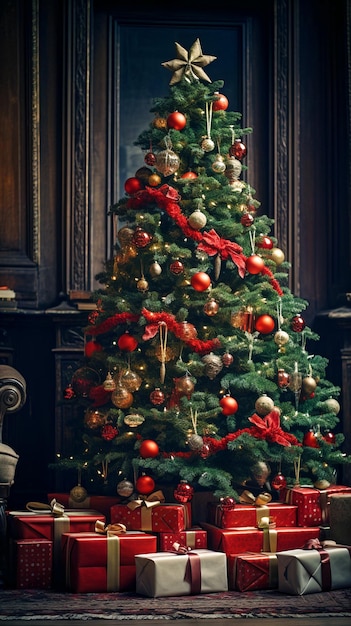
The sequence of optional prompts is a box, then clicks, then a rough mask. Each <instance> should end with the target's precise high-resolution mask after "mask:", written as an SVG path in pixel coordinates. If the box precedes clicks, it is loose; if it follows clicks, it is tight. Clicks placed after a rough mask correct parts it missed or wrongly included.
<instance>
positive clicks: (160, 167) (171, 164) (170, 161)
mask: <svg viewBox="0 0 351 626" xmlns="http://www.w3.org/2000/svg"><path fill="white" fill-rule="evenodd" d="M179 165H180V159H179V157H178V155H177V154H176V153H175V152H173V150H170V149H169V148H167V149H166V150H161V152H159V153H158V154H157V155H156V161H155V168H156V169H157V171H158V172H161V174H163V176H171V174H174V173H175V172H176V171H177V170H178V169H179Z"/></svg>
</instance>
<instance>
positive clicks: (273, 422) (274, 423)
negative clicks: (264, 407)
mask: <svg viewBox="0 0 351 626" xmlns="http://www.w3.org/2000/svg"><path fill="white" fill-rule="evenodd" d="M249 422H251V423H252V424H254V428H251V433H252V435H253V436H254V437H255V436H258V437H259V438H260V439H266V441H271V442H274V443H279V444H280V445H281V446H287V447H288V446H291V444H292V443H293V444H294V445H299V442H298V440H297V439H296V438H295V437H294V436H293V435H290V434H289V433H286V432H284V430H282V428H281V427H280V413H279V411H278V410H277V409H273V410H272V411H271V412H270V413H268V415H266V416H265V417H260V416H259V415H257V414H256V413H254V415H252V416H251V417H249ZM255 431H256V433H255Z"/></svg>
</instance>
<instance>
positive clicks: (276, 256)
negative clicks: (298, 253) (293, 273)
mask: <svg viewBox="0 0 351 626" xmlns="http://www.w3.org/2000/svg"><path fill="white" fill-rule="evenodd" d="M269 256H270V258H271V259H272V261H274V263H275V264H276V265H281V264H282V263H283V262H284V260H285V255H284V252H283V250H281V249H280V248H272V250H270V253H269Z"/></svg>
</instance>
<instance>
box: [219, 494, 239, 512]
mask: <svg viewBox="0 0 351 626" xmlns="http://www.w3.org/2000/svg"><path fill="white" fill-rule="evenodd" d="M235 505H236V502H235V499H234V498H232V497H231V496H226V497H224V498H221V499H220V508H221V509H222V511H233V510H234V509H235Z"/></svg>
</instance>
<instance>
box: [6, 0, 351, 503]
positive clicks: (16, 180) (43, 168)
mask: <svg viewBox="0 0 351 626" xmlns="http://www.w3.org/2000/svg"><path fill="white" fill-rule="evenodd" d="M234 27H235V28H239V31H240V33H241V35H242V47H241V59H240V69H238V68H237V67H235V68H234V66H235V63H236V62H237V61H236V59H234V58H233V60H232V61H231V62H232V65H233V76H234V69H235V72H236V73H238V74H239V76H240V71H241V72H242V74H241V76H242V81H241V82H242V91H241V94H240V98H241V100H240V102H241V103H242V106H243V113H244V123H245V125H251V126H253V128H254V133H253V135H252V136H251V137H250V138H249V140H248V141H249V158H248V166H249V175H250V182H251V184H252V185H253V187H254V188H255V189H256V192H257V198H258V199H259V200H260V201H261V202H262V211H263V212H264V213H267V214H268V215H270V216H272V217H274V218H275V234H276V235H277V237H278V241H279V245H280V247H281V248H282V249H283V250H284V252H285V255H286V258H287V259H288V260H289V261H291V264H292V268H291V275H290V281H291V288H292V290H293V291H294V293H296V294H297V295H300V296H301V297H303V298H305V299H306V300H307V301H308V302H309V303H310V306H309V309H308V311H307V313H306V318H307V321H308V322H309V323H310V324H313V323H314V320H316V319H317V320H318V317H319V314H320V312H321V311H323V310H325V309H330V308H335V307H338V306H340V305H341V304H344V301H345V295H344V294H345V293H348V292H351V253H350V236H351V210H350V179H351V177H350V166H351V158H350V153H351V151H350V84H349V75H350V2H349V0H339V1H338V2H335V1H334V0H309V1H308V2H306V1H305V0H266V1H265V2H262V0H246V1H243V0H234V1H233V2H231V3H230V6H229V7H224V6H223V7H222V6H221V7H216V8H212V9H207V8H204V6H203V3H198V6H197V3H196V2H195V3H189V2H187V3H185V2H182V0H179V1H178V2H177V3H176V5H175V6H170V7H168V6H162V10H161V9H160V7H159V6H157V7H155V8H154V7H153V6H151V5H150V3H149V4H147V3H146V4H145V2H144V3H138V2H134V3H133V6H132V7H131V8H129V7H128V6H127V5H126V3H123V4H121V3H120V2H118V1H117V0H95V1H94V0H30V1H28V0H5V1H4V2H2V3H1V7H0V33H1V37H0V60H1V74H0V87H1V89H0V114H1V120H2V124H1V135H0V143H1V150H0V167H1V170H0V171H1V177H0V284H3V285H4V284H6V285H8V286H9V287H11V288H13V289H14V290H15V291H16V294H17V299H18V304H19V310H18V311H17V312H10V313H6V312H3V311H1V312H0V328H3V329H4V333H3V334H2V337H3V340H1V341H0V344H1V343H3V344H4V342H5V343H6V342H9V343H10V344H11V346H12V348H11V350H12V351H11V354H12V358H13V364H14V366H15V367H18V368H19V369H20V370H21V369H22V370H23V372H22V373H23V374H24V375H25V376H26V377H28V383H29V386H28V389H29V400H28V402H27V405H26V407H25V408H24V409H23V410H21V414H19V415H18V416H16V417H15V418H13V421H12V425H9V426H8V429H7V435H8V437H9V438H11V441H9V443H12V445H13V446H14V447H15V448H17V451H18V453H19V454H20V457H21V463H23V466H24V467H26V465H27V463H30V462H31V459H32V458H35V459H36V461H35V464H34V466H33V467H34V468H36V469H35V484H36V486H37V491H38V497H39V496H40V494H41V493H42V492H44V491H45V489H46V488H47V487H48V485H47V481H48V480H49V478H48V473H47V469H46V468H47V463H48V462H49V461H50V460H52V456H53V454H54V452H55V445H56V444H55V435H54V433H55V429H56V423H57V419H56V418H57V406H56V404H57V397H56V396H55V394H56V392H57V381H56V380H55V377H56V374H57V372H56V370H55V354H57V353H55V352H54V351H55V350H56V349H57V348H58V346H57V332H56V331H57V325H58V326H59V327H60V321H59V320H60V319H61V320H62V324H63V325H64V324H65V323H66V322H65V321H64V320H66V319H67V317H65V316H67V315H68V316H73V318H74V316H75V313H74V312H72V310H71V309H70V308H68V313H67V307H65V306H62V304H61V306H59V308H58V309H56V311H55V310H54V311H51V312H50V311H48V309H50V308H52V307H56V306H57V305H59V304H60V301H61V300H60V294H63V295H65V294H69V292H70V291H71V290H77V289H79V290H88V291H89V290H91V289H94V288H95V286H96V283H95V278H94V277H95V275H96V273H97V272H98V271H100V269H101V267H102V263H103V260H104V259H105V258H106V257H107V256H108V255H109V254H110V252H111V247H112V243H113V224H111V223H110V221H109V217H108V207H109V205H110V204H111V203H112V202H113V201H115V200H116V199H117V197H118V194H119V189H120V182H121V181H120V180H119V178H121V177H122V179H123V176H124V172H125V171H127V170H126V168H128V163H126V162H123V150H121V149H120V148H121V146H120V142H121V128H120V126H119V120H120V117H119V116H120V113H121V107H122V108H123V102H125V101H127V102H135V101H136V100H137V99H138V100H139V99H140V100H141V102H143V97H144V94H143V93H142V92H141V90H140V88H139V85H140V84H144V82H145V74H146V75H150V82H152V75H153V72H154V71H155V70H153V67H149V66H148V64H147V58H142V59H140V58H139V59H138V58H133V52H132V50H133V49H132V50H131V52H130V54H129V55H128V54H125V56H124V57H123V55H122V57H121V46H120V44H121V42H123V37H125V34H126V33H128V36H130V33H133V29H135V33H136V36H137V34H140V32H141V30H142V29H143V28H146V29H150V30H149V32H150V33H154V36H153V40H152V46H151V49H152V55H153V58H156V59H157V58H159V59H160V61H164V60H166V58H168V55H169V54H172V53H173V44H174V42H173V39H172V41H171V42H170V45H169V48H168V49H167V50H164V49H163V46H164V39H162V37H161V36H160V33H161V32H162V33H164V32H166V30H167V29H170V32H171V33H172V35H173V34H177V36H178V33H184V36H186V37H188V36H190V35H193V39H195V38H196V37H197V36H198V31H199V30H201V32H204V33H206V32H208V33H209V34H211V35H212V36H213V33H217V32H218V33H220V32H221V31H222V32H223V33H224V34H225V37H227V36H228V34H230V30H231V29H233V28H234ZM205 36H206V35H205ZM217 39H218V41H216V45H217V44H218V52H217V50H216V51H214V50H208V51H207V52H208V53H209V54H217V56H218V58H219V60H220V59H221V57H223V58H224V57H225V58H226V61H227V60H228V59H229V66H230V59H231V58H232V55H233V51H232V50H230V49H228V46H227V47H225V46H222V45H221V44H222V40H221V36H220V34H219V35H218V38H217ZM223 39H224V40H225V38H223ZM229 48H230V46H229ZM169 58H171V57H169ZM121 63H122V64H130V68H131V74H130V76H129V80H128V84H127V81H125V82H124V83H123V82H121V75H122V74H121V67H120V64H121ZM128 67H129V65H128ZM218 67H219V65H218ZM217 78H219V77H218V76H216V75H214V76H213V79H217ZM228 81H229V83H228ZM166 82H168V81H167V78H166ZM226 82H227V83H228V84H229V85H230V75H229V77H228V78H227V79H226ZM154 95H155V96H157V95H162V94H160V92H156V93H155V94H154ZM129 123H130V124H133V128H134V127H135V123H136V120H135V119H130V121H129ZM140 130H142V129H140ZM134 138H136V137H134ZM129 175H133V171H130V172H129ZM122 182H123V181H122ZM75 319H76V320H77V319H78V318H75ZM323 319H325V318H324V317H323ZM321 328H322V329H323V333H326V335H328V330H325V326H324V324H322V326H321ZM5 335H6V341H5V339H4V336H5ZM325 339H326V338H325ZM339 339H340V335H339ZM342 345H343V340H342V337H341V340H340V346H341V347H342ZM39 346H40V350H38V347H39ZM0 347H1V346H0ZM3 347H4V346H3ZM329 349H330V348H329V347H328V342H327V341H326V340H325V341H324V338H323V337H322V341H321V345H320V349H319V350H318V351H319V352H320V353H322V354H323V353H324V351H325V352H326V353H327V352H328V350H329ZM5 354H8V352H6V350H5ZM38 357H39V358H38ZM4 358H5V357H4ZM333 358H334V357H333ZM336 358H338V357H336ZM339 366H340V368H339V369H338V367H339ZM333 371H337V374H336V378H337V379H338V378H340V379H341V355H340V359H339V360H338V363H337V367H336V368H334V370H333ZM335 382H338V380H336V381H335ZM33 411H34V412H33ZM28 429H29V430H30V433H31V442H30V446H28V445H27V443H28V436H27V435H28V432H27V431H28ZM43 436H44V438H45V441H46V444H45V452H43V449H44V448H43ZM56 438H57V437H56ZM33 471H34V469H33ZM26 489H27V486H26V476H25V472H24V473H23V475H22V474H21V472H20V473H19V476H18V480H16V484H15V487H14V495H16V493H19V494H22V495H23V494H25V493H26ZM31 489H32V488H31ZM28 495H30V498H31V499H33V493H32V491H31V493H30V494H28Z"/></svg>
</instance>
